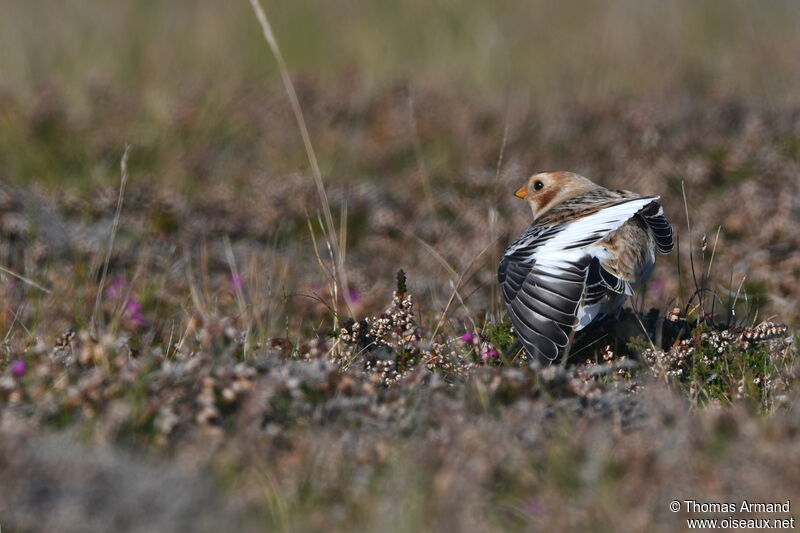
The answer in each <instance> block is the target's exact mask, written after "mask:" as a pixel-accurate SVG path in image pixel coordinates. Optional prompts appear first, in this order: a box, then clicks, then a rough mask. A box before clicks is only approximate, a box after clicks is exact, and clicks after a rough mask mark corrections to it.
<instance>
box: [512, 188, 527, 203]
mask: <svg viewBox="0 0 800 533" xmlns="http://www.w3.org/2000/svg"><path fill="white" fill-rule="evenodd" d="M514 196H516V197H517V198H522V199H523V200H524V199H525V198H527V197H528V190H527V186H525V185H523V186H522V187H520V188H519V189H517V192H515V193H514Z"/></svg>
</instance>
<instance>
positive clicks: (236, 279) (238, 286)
mask: <svg viewBox="0 0 800 533" xmlns="http://www.w3.org/2000/svg"><path fill="white" fill-rule="evenodd" d="M243 288H244V277H243V276H242V275H241V274H233V275H232V276H231V290H232V291H233V292H239V291H241V290H242V289H243Z"/></svg>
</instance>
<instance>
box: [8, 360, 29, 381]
mask: <svg viewBox="0 0 800 533" xmlns="http://www.w3.org/2000/svg"><path fill="white" fill-rule="evenodd" d="M9 366H10V368H11V373H12V374H14V375H15V376H16V377H18V378H21V377H22V376H24V375H25V369H26V368H25V361H23V360H22V359H19V360H17V361H14V362H13V363H11V365H9Z"/></svg>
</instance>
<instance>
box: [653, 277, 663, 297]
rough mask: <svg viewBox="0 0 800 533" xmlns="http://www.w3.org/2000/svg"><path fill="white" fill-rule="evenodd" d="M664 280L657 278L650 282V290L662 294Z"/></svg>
mask: <svg viewBox="0 0 800 533" xmlns="http://www.w3.org/2000/svg"><path fill="white" fill-rule="evenodd" d="M665 285H666V284H665V283H664V280H660V279H656V280H653V282H652V283H650V290H651V291H653V294H655V295H656V296H661V295H662V294H663V293H664V286H665Z"/></svg>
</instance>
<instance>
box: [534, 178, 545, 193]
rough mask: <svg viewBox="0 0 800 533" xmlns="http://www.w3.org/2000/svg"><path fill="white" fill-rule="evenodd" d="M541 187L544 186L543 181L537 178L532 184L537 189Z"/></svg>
mask: <svg viewBox="0 0 800 533" xmlns="http://www.w3.org/2000/svg"><path fill="white" fill-rule="evenodd" d="M542 187H544V183H542V182H541V181H539V180H537V181H536V183H534V184H533V188H534V189H536V190H537V191H538V190H540V189H541V188H542Z"/></svg>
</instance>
